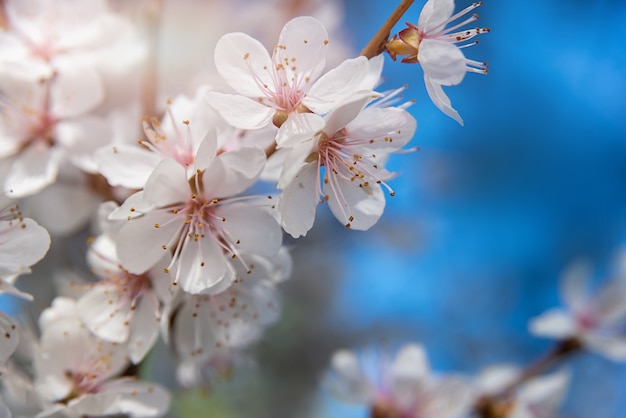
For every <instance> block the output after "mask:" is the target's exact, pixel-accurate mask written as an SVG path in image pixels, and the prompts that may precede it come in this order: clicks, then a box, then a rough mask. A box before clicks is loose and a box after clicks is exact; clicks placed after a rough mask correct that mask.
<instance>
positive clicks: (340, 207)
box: [325, 180, 385, 231]
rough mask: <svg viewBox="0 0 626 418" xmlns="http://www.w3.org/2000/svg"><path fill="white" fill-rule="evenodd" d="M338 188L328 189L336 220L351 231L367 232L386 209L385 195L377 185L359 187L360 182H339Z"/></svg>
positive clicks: (326, 189)
mask: <svg viewBox="0 0 626 418" xmlns="http://www.w3.org/2000/svg"><path fill="white" fill-rule="evenodd" d="M337 183H338V187H337V186H336V187H328V186H327V187H326V188H325V191H326V193H327V194H328V196H329V200H328V205H329V207H330V210H331V211H332V212H333V215H335V218H337V219H338V220H339V222H341V223H343V224H344V225H348V224H349V225H350V226H349V227H350V228H351V229H356V230H359V231H367V230H368V229H370V228H371V227H372V226H374V225H375V224H376V222H378V219H380V216H381V215H382V214H383V211H384V209H385V194H384V193H383V191H382V190H381V187H380V186H379V185H377V184H374V185H369V186H364V187H359V186H358V184H359V183H358V182H356V181H354V182H348V181H343V180H338V181H337Z"/></svg>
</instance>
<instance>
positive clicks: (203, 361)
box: [161, 248, 291, 385]
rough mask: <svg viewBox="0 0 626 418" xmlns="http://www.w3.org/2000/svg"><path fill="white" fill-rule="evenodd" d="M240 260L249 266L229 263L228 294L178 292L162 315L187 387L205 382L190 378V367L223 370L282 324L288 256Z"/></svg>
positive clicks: (252, 257) (282, 253)
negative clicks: (282, 287)
mask: <svg viewBox="0 0 626 418" xmlns="http://www.w3.org/2000/svg"><path fill="white" fill-rule="evenodd" d="M242 258H243V259H245V260H246V262H247V264H246V265H243V264H241V263H238V262H236V261H234V260H231V263H232V266H233V269H234V270H235V271H236V279H235V281H234V282H233V284H232V285H231V286H230V287H228V289H226V290H224V291H222V292H220V293H216V294H211V295H190V294H186V293H184V292H179V293H178V294H177V296H176V297H175V299H174V301H173V302H172V303H171V304H170V305H168V307H167V309H166V312H165V313H164V318H166V319H167V320H164V321H162V322H161V324H162V326H163V334H164V336H165V338H166V340H167V341H168V342H169V343H170V345H171V346H172V347H173V348H174V349H175V351H176V353H177V354H178V356H179V358H180V365H179V371H178V374H179V375H180V377H181V378H182V379H183V380H184V381H185V382H186V384H187V385H189V384H190V383H191V382H192V381H193V382H196V383H200V378H201V375H199V374H193V373H191V370H190V368H191V367H193V366H191V364H194V365H195V366H196V368H197V372H200V371H201V369H202V368H204V367H206V366H207V365H211V366H214V367H220V366H223V365H224V361H226V360H227V359H230V358H231V357H232V356H233V355H236V354H237V353H238V351H239V350H241V349H243V348H245V347H247V346H249V345H250V344H251V343H253V342H255V341H256V340H258V339H259V338H260V337H261V333H262V331H263V330H264V329H265V328H266V327H267V326H268V325H270V324H272V323H273V322H275V321H276V320H277V319H278V314H279V313H280V307H281V304H280V299H279V296H278V292H277V290H276V285H277V284H278V283H279V282H282V281H283V280H285V279H287V278H288V277H289V276H290V275H291V257H290V255H289V253H288V251H287V250H286V249H285V248H283V249H282V250H281V251H279V252H278V254H276V255H275V256H274V257H271V258H266V257H260V256H253V255H245V254H244V255H242Z"/></svg>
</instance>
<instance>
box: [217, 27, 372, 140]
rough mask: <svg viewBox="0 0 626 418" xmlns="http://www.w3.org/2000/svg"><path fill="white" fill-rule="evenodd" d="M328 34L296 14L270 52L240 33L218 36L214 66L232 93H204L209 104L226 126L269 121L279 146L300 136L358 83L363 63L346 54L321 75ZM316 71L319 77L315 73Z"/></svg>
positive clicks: (249, 125)
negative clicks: (341, 60) (339, 61)
mask: <svg viewBox="0 0 626 418" xmlns="http://www.w3.org/2000/svg"><path fill="white" fill-rule="evenodd" d="M327 45H328V34H327V33H326V29H324V27H323V26H322V24H321V23H320V22H318V21H317V20H316V19H314V18H312V17H297V18H295V19H292V20H290V21H289V22H287V24H285V26H284V27H283V29H282V31H281V33H280V36H279V39H278V44H277V45H276V46H275V47H274V50H273V52H272V56H271V57H270V55H269V54H268V52H267V50H266V49H265V47H264V46H263V45H262V44H261V43H260V42H259V41H257V40H256V39H254V38H252V37H250V36H248V35H246V34H244V33H230V34H226V35H224V36H223V37H222V38H221V39H220V40H219V41H218V43H217V46H216V47H215V66H216V67H217V70H218V72H219V73H220V75H221V76H222V78H224V80H226V82H227V83H228V84H229V85H230V87H232V88H233V89H234V90H235V91H236V92H237V93H238V94H237V95H233V94H226V93H218V92H210V93H208V95H207V101H208V103H209V105H211V106H212V107H214V108H215V109H216V110H217V111H218V112H219V113H220V115H222V117H224V119H226V121H227V122H228V123H230V124H231V125H233V126H235V127H237V128H241V129H259V128H262V127H264V126H266V125H268V124H269V123H271V122H273V123H274V124H275V125H276V126H278V127H279V128H280V129H279V130H278V133H277V135H276V142H277V143H278V145H279V146H282V145H283V143H284V142H285V141H287V140H289V139H304V138H306V137H309V136H311V135H312V134H314V133H315V132H317V131H318V130H319V129H321V128H322V126H323V120H322V117H321V116H320V115H323V114H325V113H328V112H329V111H330V110H332V109H333V108H335V107H336V106H337V105H338V104H340V103H341V102H343V101H345V100H347V99H349V98H350V97H351V96H352V95H353V94H354V93H356V92H357V91H360V90H362V89H368V88H369V89H371V88H372V87H373V86H369V87H368V86H364V85H363V81H364V80H365V78H366V77H367V75H368V71H369V65H368V61H367V59H366V58H364V57H359V58H355V59H349V60H346V61H344V62H343V63H342V64H340V65H339V66H338V67H336V68H335V69H333V70H330V71H329V72H327V73H326V74H324V75H323V76H321V74H322V71H323V70H324V67H325V65H326V50H327ZM320 76H321V77H320Z"/></svg>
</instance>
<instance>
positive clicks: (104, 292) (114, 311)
mask: <svg viewBox="0 0 626 418" xmlns="http://www.w3.org/2000/svg"><path fill="white" fill-rule="evenodd" d="M121 296H122V295H120V292H119V289H118V288H117V287H116V286H115V285H112V284H108V283H99V284H97V285H95V286H94V287H93V288H92V289H91V290H89V291H88V292H87V293H85V294H84V295H83V296H82V297H81V298H80V299H79V300H78V301H77V302H76V310H77V313H78V316H79V318H80V320H81V321H82V322H83V323H84V324H85V325H87V328H89V330H90V331H91V332H93V333H94V334H95V335H97V336H98V337H99V338H102V339H103V340H107V341H111V342H116V343H123V342H125V341H126V340H127V339H128V335H129V330H130V327H129V326H128V325H129V322H128V320H129V316H130V315H131V309H130V303H129V302H124V301H123V300H120V298H121Z"/></svg>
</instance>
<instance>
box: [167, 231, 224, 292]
mask: <svg viewBox="0 0 626 418" xmlns="http://www.w3.org/2000/svg"><path fill="white" fill-rule="evenodd" d="M234 278H235V277H234V272H233V270H232V268H231V266H230V264H229V263H228V261H226V258H225V256H224V254H223V250H222V248H221V247H220V246H219V245H217V243H216V242H215V241H214V239H213V238H212V237H210V236H206V237H205V238H201V239H198V240H197V241H196V240H193V239H189V240H187V241H185V243H184V246H183V248H182V250H181V252H180V257H179V259H178V261H177V267H176V282H177V283H178V284H179V285H180V287H181V289H183V290H184V291H185V292H188V293H191V294H198V293H202V292H205V293H212V292H213V291H214V290H215V289H216V288H219V289H220V290H221V289H222V288H223V286H224V285H225V284H230V283H232V281H233V280H234Z"/></svg>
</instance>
